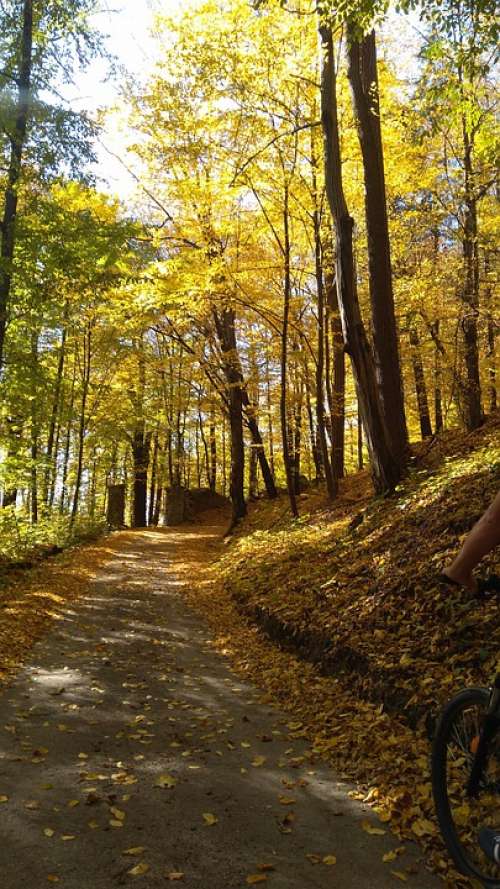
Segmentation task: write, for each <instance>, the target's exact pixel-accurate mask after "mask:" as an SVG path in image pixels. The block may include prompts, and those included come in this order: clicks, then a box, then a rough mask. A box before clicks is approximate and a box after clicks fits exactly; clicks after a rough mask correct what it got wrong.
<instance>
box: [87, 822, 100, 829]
mask: <svg viewBox="0 0 500 889" xmlns="http://www.w3.org/2000/svg"><path fill="white" fill-rule="evenodd" d="M89 827H90V829H91V830H96V828H98V827H99V822H98V821H89Z"/></svg>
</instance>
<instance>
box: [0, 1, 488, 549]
mask: <svg viewBox="0 0 500 889" xmlns="http://www.w3.org/2000/svg"><path fill="white" fill-rule="evenodd" d="M137 5H138V6H140V4H139V3H138V4H137ZM96 9H97V6H96V4H95V3H94V2H93V0H65V2H62V0H51V2H49V3H47V2H43V3H42V2H41V0H5V2H2V3H1V4H0V24H1V28H0V34H1V37H0V90H1V103H0V156H1V164H0V201H1V210H0V213H1V217H0V219H1V225H0V489H1V508H0V533H1V538H2V542H1V543H0V555H1V556H2V557H4V558H10V557H12V556H13V554H16V553H18V552H19V549H20V548H23V547H25V548H26V547H29V546H31V545H33V544H36V543H40V542H47V541H49V542H58V541H65V540H68V539H72V537H74V535H75V534H81V533H86V530H88V529H91V528H93V527H97V528H98V527H100V526H101V524H102V523H103V522H104V520H105V517H106V513H107V509H108V507H109V492H110V490H114V491H115V493H116V491H117V490H118V491H121V492H122V494H124V495H125V500H126V512H125V515H124V519H123V520H124V521H126V522H128V523H130V524H132V525H133V526H135V527H141V526H144V525H147V524H158V523H159V522H163V521H165V520H166V516H167V514H168V502H169V495H171V493H172V491H175V490H181V489H208V490H209V491H211V492H214V493H218V494H221V495H223V496H224V497H229V498H230V500H231V504H232V514H233V521H237V520H238V519H239V518H241V517H242V516H243V515H244V514H245V511H246V504H247V502H248V500H249V499H250V500H251V499H255V498H257V497H260V496H267V497H270V498H274V497H276V496H283V497H285V496H286V497H288V500H289V504H290V509H291V512H292V514H293V515H298V514H299V512H300V495H301V493H302V492H303V491H304V489H305V488H307V487H308V486H310V485H312V484H315V485H321V484H324V485H325V487H326V491H327V494H328V496H329V497H330V498H331V499H334V498H335V497H336V495H337V492H338V488H339V484H341V480H342V478H343V477H344V476H345V475H347V474H349V473H353V472H356V471H358V470H359V469H361V468H363V467H364V466H366V465H369V467H370V470H371V474H372V478H373V484H374V489H375V491H376V492H377V493H385V492H389V491H392V490H394V489H395V488H397V486H398V484H399V483H400V481H401V480H402V478H404V475H405V473H406V472H407V471H408V467H409V466H410V465H411V460H412V448H413V446H414V445H415V443H416V442H418V441H419V440H421V439H430V437H431V436H433V435H436V434H437V433H439V432H440V430H442V429H444V428H447V427H450V426H454V425H457V424H461V425H463V426H464V427H465V428H466V429H469V430H473V429H475V428H477V427H478V426H480V425H481V423H482V422H483V419H484V416H485V414H487V413H490V412H492V411H494V410H495V409H496V408H497V403H498V402H497V399H498V395H497V389H498V380H497V363H498V359H497V350H496V335H497V332H498V325H499V303H498V292H497V290H496V287H497V277H496V256H497V238H496V235H497V220H498V168H497V158H498V123H497V121H498V118H497V114H496V112H497V91H498V89H497V87H498V83H497V70H498V69H497V63H498V60H497V56H496V53H497V45H498V31H497V19H496V16H495V8H494V4H493V3H491V2H490V0H481V2H477V0H474V2H472V0H465V2H463V0H460V2H458V0H442V2H439V3H438V2H435V3H434V2H429V0H425V2H421V3H418V2H416V0H415V2H404V3H403V2H402V3H399V5H398V7H397V8H392V7H389V5H388V4H387V3H385V2H384V3H378V2H373V0H363V2H359V0H358V2H352V0H346V2H343V3H341V4H337V5H335V6H333V4H331V3H330V2H329V0H322V2H309V0H289V2H287V3H282V2H278V0H266V2H253V3H252V2H250V0H203V2H195V0H193V2H190V3H186V4H184V6H183V8H182V9H181V10H180V11H179V12H177V13H176V14H175V15H169V14H167V13H166V12H165V11H164V10H163V9H162V4H161V2H158V3H157V4H156V16H155V22H154V29H153V34H152V37H151V40H152V41H153V43H154V46H155V62H154V64H151V65H150V66H149V67H147V68H146V69H145V70H144V71H143V72H141V76H137V75H136V72H135V73H134V72H130V74H129V75H127V74H126V73H125V74H124V73H123V72H122V71H120V73H119V75H117V74H116V64H115V62H116V60H112V59H109V60H108V64H109V67H110V70H111V71H113V70H115V77H118V76H119V78H120V86H119V99H118V100H117V102H116V104H115V106H114V107H109V108H107V109H100V110H99V113H90V112H77V111H76V110H75V109H74V108H72V107H69V105H68V103H67V102H66V101H65V100H64V98H63V93H64V86H65V85H67V84H77V83H78V81H79V78H81V77H82V76H83V73H84V72H85V70H88V69H89V67H90V68H91V67H92V65H94V64H95V63H96V59H98V58H101V59H102V58H103V57H105V56H106V50H105V39H104V36H103V35H102V34H100V33H99V32H98V31H97V30H96V28H95V21H96V18H95V15H94V13H95V12H96ZM111 130H113V131H114V132H115V134H116V133H119V138H120V140H121V141H120V144H121V149H120V156H119V158H118V159H117V163H119V164H120V165H121V166H122V167H123V168H124V169H127V170H130V171H131V175H132V176H133V178H134V181H135V183H136V190H135V193H134V194H133V195H132V194H127V195H126V196H121V195H119V194H118V195H111V194H110V193H109V189H106V188H105V187H104V184H103V183H102V182H101V184H100V185H99V183H98V179H97V180H96V178H95V173H93V171H95V164H94V166H93V161H95V157H96V150H97V146H98V139H99V138H100V137H101V135H102V134H103V133H104V134H105V133H106V132H110V131H111ZM108 518H109V514H108Z"/></svg>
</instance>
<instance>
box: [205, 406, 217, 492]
mask: <svg viewBox="0 0 500 889" xmlns="http://www.w3.org/2000/svg"><path fill="white" fill-rule="evenodd" d="M215 432H216V429H215V409H214V407H213V405H212V407H211V408H210V425H209V427H208V440H209V444H210V465H209V466H208V464H207V472H208V484H209V487H210V490H211V491H215V490H216V488H217V437H216V434H215Z"/></svg>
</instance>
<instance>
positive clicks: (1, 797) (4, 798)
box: [0, 794, 9, 803]
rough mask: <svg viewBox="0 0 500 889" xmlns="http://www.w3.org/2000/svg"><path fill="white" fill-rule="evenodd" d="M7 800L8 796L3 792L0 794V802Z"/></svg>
mask: <svg viewBox="0 0 500 889" xmlns="http://www.w3.org/2000/svg"><path fill="white" fill-rule="evenodd" d="M8 800H9V797H8V796H5V794H2V795H1V796H0V803H6V802H8Z"/></svg>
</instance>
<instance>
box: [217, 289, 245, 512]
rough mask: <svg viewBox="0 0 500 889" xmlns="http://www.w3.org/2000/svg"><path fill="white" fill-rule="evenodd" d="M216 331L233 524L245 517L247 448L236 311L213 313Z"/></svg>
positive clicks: (224, 309)
mask: <svg viewBox="0 0 500 889" xmlns="http://www.w3.org/2000/svg"><path fill="white" fill-rule="evenodd" d="M213 317H214V322H215V329H216V332H217V336H218V339H219V343H220V347H221V351H222V356H223V367H224V374H225V377H226V382H227V402H228V413H229V427H230V431H231V474H230V482H229V491H230V497H231V504H232V524H235V523H236V522H237V521H239V519H241V518H243V517H244V516H245V515H246V512H247V507H246V503H245V493H244V484H245V445H244V438H243V397H242V383H243V378H242V374H241V369H240V367H239V361H238V360H237V354H238V353H237V343H236V327H235V314H234V310H233V309H232V308H229V307H225V308H223V309H222V310H221V311H220V312H219V311H217V310H216V309H214V310H213Z"/></svg>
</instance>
